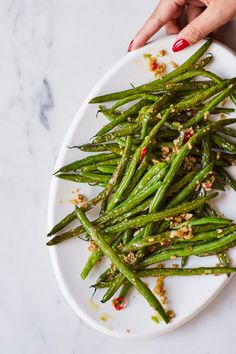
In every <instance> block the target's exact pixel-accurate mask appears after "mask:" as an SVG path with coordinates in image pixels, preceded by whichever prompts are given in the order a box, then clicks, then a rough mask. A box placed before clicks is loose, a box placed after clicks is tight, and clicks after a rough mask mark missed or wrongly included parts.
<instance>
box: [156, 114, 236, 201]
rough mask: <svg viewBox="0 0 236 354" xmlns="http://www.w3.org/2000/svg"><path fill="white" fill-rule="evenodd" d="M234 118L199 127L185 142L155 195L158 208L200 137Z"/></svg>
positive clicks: (229, 122) (231, 121)
mask: <svg viewBox="0 0 236 354" xmlns="http://www.w3.org/2000/svg"><path fill="white" fill-rule="evenodd" d="M234 122H235V120H234V119H222V120H220V121H217V122H213V123H211V124H209V125H208V126H207V127H203V128H201V129H199V130H198V131H197V132H196V133H195V134H194V135H193V136H192V137H191V138H190V139H189V141H188V142H187V144H185V145H184V146H183V147H182V148H181V149H180V151H179V152H178V153H177V154H176V156H175V157H174V159H173V161H172V163H171V165H170V168H169V170H168V172H167V174H166V176H165V178H164V180H163V183H162V185H161V186H160V188H159V189H158V190H157V192H156V196H155V205H156V208H158V206H159V205H160V203H161V202H163V201H164V199H165V196H166V193H167V190H168V187H169V186H170V184H171V183H172V180H173V178H174V176H175V175H176V172H177V171H178V170H179V168H180V166H181V164H182V162H183V160H184V158H185V157H186V156H187V155H188V153H189V152H190V151H191V149H192V147H193V146H194V145H195V144H196V143H197V142H198V141H199V139H200V138H202V137H203V136H204V135H206V134H209V133H210V132H212V131H214V130H216V129H218V128H219V127H221V126H224V125H228V124H232V123H234Z"/></svg>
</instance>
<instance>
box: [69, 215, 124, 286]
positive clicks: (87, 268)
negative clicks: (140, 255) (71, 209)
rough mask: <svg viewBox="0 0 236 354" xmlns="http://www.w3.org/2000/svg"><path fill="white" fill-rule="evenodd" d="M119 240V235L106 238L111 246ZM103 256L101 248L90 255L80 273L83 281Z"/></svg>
mask: <svg viewBox="0 0 236 354" xmlns="http://www.w3.org/2000/svg"><path fill="white" fill-rule="evenodd" d="M80 210H81V209H80ZM76 216H77V214H76ZM117 239H118V240H120V237H119V236H118V237H117V235H115V236H114V235H113V237H109V238H106V242H107V243H108V244H109V245H110V244H112V243H113V242H114V243H115V242H116V240H117ZM115 246H116V244H115ZM112 247H113V248H114V245H112ZM102 256H103V252H102V251H101V249H100V248H98V249H97V250H95V251H94V252H92V253H91V254H90V256H89V257H88V260H87V262H86V263H85V265H84V267H83V269H82V272H81V273H80V276H81V278H82V279H83V280H84V279H86V278H87V276H88V275H89V273H90V272H91V270H92V269H93V267H94V266H95V265H96V264H97V263H98V262H99V261H100V260H101V258H102Z"/></svg>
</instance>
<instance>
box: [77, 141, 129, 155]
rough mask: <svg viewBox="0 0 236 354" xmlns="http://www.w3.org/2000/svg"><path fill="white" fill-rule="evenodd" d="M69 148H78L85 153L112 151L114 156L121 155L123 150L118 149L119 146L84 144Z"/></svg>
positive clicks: (114, 144) (111, 144) (113, 144)
mask: <svg viewBox="0 0 236 354" xmlns="http://www.w3.org/2000/svg"><path fill="white" fill-rule="evenodd" d="M71 148H78V149H80V150H81V151H86V152H102V151H112V152H113V153H115V154H118V155H122V152H123V149H121V148H120V146H119V144H116V143H110V144H84V145H80V146H72V147H70V149H71Z"/></svg>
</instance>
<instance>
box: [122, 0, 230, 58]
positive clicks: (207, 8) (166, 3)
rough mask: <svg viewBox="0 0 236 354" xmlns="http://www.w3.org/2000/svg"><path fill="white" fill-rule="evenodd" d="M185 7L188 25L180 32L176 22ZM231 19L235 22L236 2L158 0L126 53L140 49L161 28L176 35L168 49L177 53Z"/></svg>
mask: <svg viewBox="0 0 236 354" xmlns="http://www.w3.org/2000/svg"><path fill="white" fill-rule="evenodd" d="M185 8H186V12H187V21H188V25H187V26H186V27H184V28H183V29H182V28H181V26H180V19H181V17H182V15H183V13H184V10H185ZM234 19H236V0H189V1H187V0H160V2H159V4H158V6H157V7H156V8H155V10H154V11H153V13H152V14H151V16H150V17H149V18H148V20H147V21H146V22H145V23H144V25H143V27H142V28H141V29H140V30H139V32H138V33H137V34H136V36H135V37H134V39H133V40H132V41H131V42H130V44H129V48H128V51H131V50H133V49H137V48H140V47H142V46H143V45H144V44H145V43H147V41H148V40H149V39H150V38H151V37H152V36H153V35H154V34H155V33H156V32H157V31H159V29H160V28H161V27H163V26H165V27H166V32H167V34H178V35H177V38H176V41H175V43H174V45H173V48H172V50H173V51H174V52H177V51H180V50H182V49H184V48H186V47H188V46H189V45H191V44H194V43H196V42H198V41H199V40H200V39H202V38H204V37H206V36H207V35H208V34H210V33H211V32H214V31H215V30H217V29H218V28H219V27H221V26H222V25H224V24H226V23H227V22H229V21H232V20H234Z"/></svg>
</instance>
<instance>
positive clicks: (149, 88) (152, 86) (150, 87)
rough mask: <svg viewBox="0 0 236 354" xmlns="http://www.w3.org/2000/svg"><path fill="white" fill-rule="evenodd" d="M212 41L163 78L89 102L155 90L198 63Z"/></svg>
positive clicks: (207, 42)
mask: <svg viewBox="0 0 236 354" xmlns="http://www.w3.org/2000/svg"><path fill="white" fill-rule="evenodd" d="M211 42H212V39H208V40H207V41H206V42H205V43H204V44H203V46H202V47H201V48H199V49H198V50H197V51H196V53H194V54H193V55H192V56H191V57H190V58H189V59H188V60H186V61H185V62H184V63H183V64H182V65H180V66H179V67H178V68H176V69H175V70H173V71H172V72H170V73H169V74H167V75H166V76H164V77H163V78H162V79H157V80H154V81H152V82H150V83H147V84H144V85H140V86H138V87H135V88H132V89H129V90H124V91H120V92H114V93H109V94H107V95H102V96H97V97H94V98H92V99H91V100H90V102H89V103H101V102H108V101H114V100H119V99H122V98H125V97H127V96H130V95H133V94H136V93H140V92H141V93H142V92H146V91H155V87H156V86H158V85H159V84H160V83H161V84H162V83H164V82H167V81H169V80H171V79H173V78H174V77H176V76H178V75H181V74H183V73H184V72H186V71H188V70H189V69H190V68H191V67H193V65H195V64H196V62H197V61H198V60H199V59H200V58H201V57H202V55H203V54H204V53H205V52H206V51H207V49H208V48H209V46H210V44H211Z"/></svg>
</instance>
